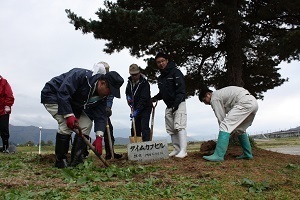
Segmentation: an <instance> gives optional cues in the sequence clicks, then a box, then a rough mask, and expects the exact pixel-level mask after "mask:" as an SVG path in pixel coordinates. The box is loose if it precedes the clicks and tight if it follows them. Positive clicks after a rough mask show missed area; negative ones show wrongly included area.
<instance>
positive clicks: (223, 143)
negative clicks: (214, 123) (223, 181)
mask: <svg viewBox="0 0 300 200" xmlns="http://www.w3.org/2000/svg"><path fill="white" fill-rule="evenodd" d="M229 137H230V133H227V132H224V131H220V132H219V136H218V142H217V146H216V149H215V152H214V153H213V154H212V155H210V156H203V158H204V159H205V160H208V161H213V162H222V161H224V156H225V154H226V151H227V148H228V144H229Z"/></svg>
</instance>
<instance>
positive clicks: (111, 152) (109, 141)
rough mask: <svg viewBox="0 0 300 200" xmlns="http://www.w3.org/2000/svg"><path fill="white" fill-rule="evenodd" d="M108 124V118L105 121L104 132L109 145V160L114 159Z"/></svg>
mask: <svg viewBox="0 0 300 200" xmlns="http://www.w3.org/2000/svg"><path fill="white" fill-rule="evenodd" d="M109 128H110V127H109V123H108V117H107V120H106V131H107V137H108V143H109V149H110V155H111V159H114V150H113V145H112V141H111V135H110V129H109Z"/></svg>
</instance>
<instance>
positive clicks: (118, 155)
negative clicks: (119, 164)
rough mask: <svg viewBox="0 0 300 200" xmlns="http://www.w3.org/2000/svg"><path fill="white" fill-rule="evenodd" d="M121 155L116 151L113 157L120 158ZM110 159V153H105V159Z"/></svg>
mask: <svg viewBox="0 0 300 200" xmlns="http://www.w3.org/2000/svg"><path fill="white" fill-rule="evenodd" d="M122 157H123V154H118V153H114V158H115V159H120V158H122ZM110 159H111V155H110V154H106V155H105V160H110Z"/></svg>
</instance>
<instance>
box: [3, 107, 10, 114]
mask: <svg viewBox="0 0 300 200" xmlns="http://www.w3.org/2000/svg"><path fill="white" fill-rule="evenodd" d="M4 112H5V113H6V114H9V113H10V107H9V106H4Z"/></svg>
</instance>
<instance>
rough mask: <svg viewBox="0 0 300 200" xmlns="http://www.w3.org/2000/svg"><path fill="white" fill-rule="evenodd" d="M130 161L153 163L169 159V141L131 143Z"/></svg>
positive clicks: (129, 148) (129, 147)
mask: <svg viewBox="0 0 300 200" xmlns="http://www.w3.org/2000/svg"><path fill="white" fill-rule="evenodd" d="M127 152H128V160H133V161H140V162H145V161H153V160H159V159H168V158H169V151H168V143H167V140H159V141H149V142H140V143H131V144H128V145H127Z"/></svg>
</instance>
